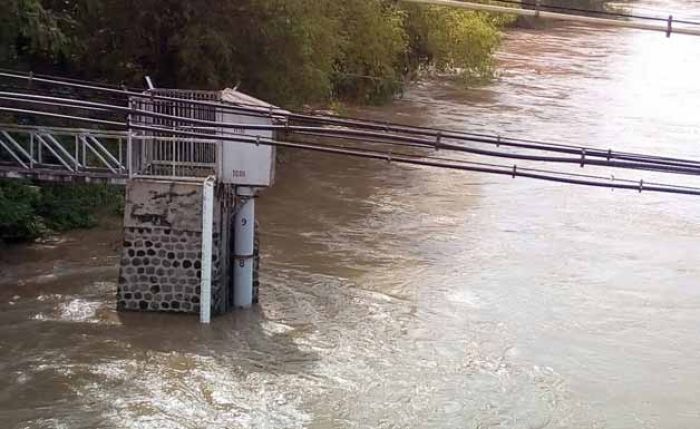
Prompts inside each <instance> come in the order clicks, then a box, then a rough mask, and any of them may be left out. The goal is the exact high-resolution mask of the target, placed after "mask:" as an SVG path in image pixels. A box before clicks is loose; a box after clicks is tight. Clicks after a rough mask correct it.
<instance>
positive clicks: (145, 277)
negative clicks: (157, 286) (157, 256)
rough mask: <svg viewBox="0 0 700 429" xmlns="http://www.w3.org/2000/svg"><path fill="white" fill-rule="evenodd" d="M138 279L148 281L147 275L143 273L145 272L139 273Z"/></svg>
mask: <svg viewBox="0 0 700 429" xmlns="http://www.w3.org/2000/svg"><path fill="white" fill-rule="evenodd" d="M139 281H140V282H147V281H148V276H147V275H145V274H141V275H140V276H139Z"/></svg>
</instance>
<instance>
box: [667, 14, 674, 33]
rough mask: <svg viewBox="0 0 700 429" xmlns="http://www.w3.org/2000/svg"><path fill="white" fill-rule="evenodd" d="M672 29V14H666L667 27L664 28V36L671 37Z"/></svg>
mask: <svg viewBox="0 0 700 429" xmlns="http://www.w3.org/2000/svg"><path fill="white" fill-rule="evenodd" d="M672 31H673V15H669V16H668V27H667V28H666V37H667V38H668V37H671V32H672Z"/></svg>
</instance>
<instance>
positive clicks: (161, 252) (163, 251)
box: [158, 249, 167, 258]
mask: <svg viewBox="0 0 700 429" xmlns="http://www.w3.org/2000/svg"><path fill="white" fill-rule="evenodd" d="M166 255H167V252H166V251H165V250H162V249H161V250H159V251H158V257H159V258H165V256H166Z"/></svg>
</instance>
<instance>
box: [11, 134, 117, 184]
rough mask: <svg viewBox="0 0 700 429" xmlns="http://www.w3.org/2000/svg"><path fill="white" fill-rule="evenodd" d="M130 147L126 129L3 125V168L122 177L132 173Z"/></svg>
mask: <svg viewBox="0 0 700 429" xmlns="http://www.w3.org/2000/svg"><path fill="white" fill-rule="evenodd" d="M127 146H128V133H126V132H120V131H107V130H105V131H100V130H86V129H79V128H52V127H32V126H21V125H1V124H0V171H2V172H3V173H4V175H5V176H8V175H14V176H19V177H21V176H31V175H37V174H40V175H43V176H45V177H46V176H51V175H56V176H84V177H95V178H98V177H101V178H104V179H121V178H126V177H128V175H129V168H128V165H127V163H126V161H125V159H126V155H127V153H128V147H127ZM49 180H50V179H49Z"/></svg>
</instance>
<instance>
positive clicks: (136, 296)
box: [134, 292, 142, 300]
mask: <svg viewBox="0 0 700 429" xmlns="http://www.w3.org/2000/svg"><path fill="white" fill-rule="evenodd" d="M141 298H142V295H141V292H136V293H135V294H134V299H137V300H138V299H141Z"/></svg>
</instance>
